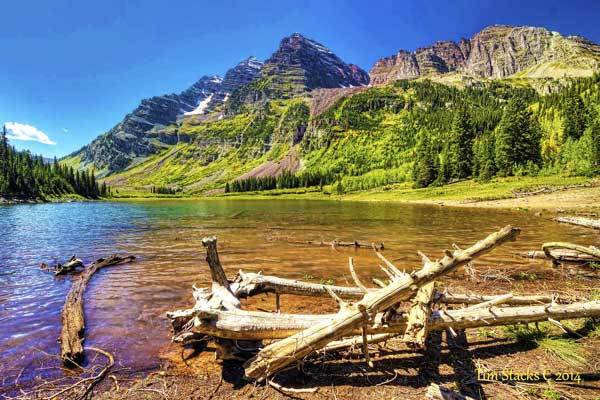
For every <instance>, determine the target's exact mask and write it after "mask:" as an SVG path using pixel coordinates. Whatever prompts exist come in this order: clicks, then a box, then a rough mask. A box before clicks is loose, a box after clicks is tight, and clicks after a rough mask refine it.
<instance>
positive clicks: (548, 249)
mask: <svg viewBox="0 0 600 400" xmlns="http://www.w3.org/2000/svg"><path fill="white" fill-rule="evenodd" d="M554 249H566V250H572V251H575V252H577V253H580V254H584V255H586V256H589V257H592V260H591V261H600V249H598V248H596V247H594V246H590V247H586V246H580V245H578V244H573V243H566V242H549V243H544V244H543V245H542V251H543V252H544V254H546V256H547V257H548V258H551V259H552V260H553V261H554V262H555V263H559V261H560V260H559V259H556V258H554V255H553V252H554V251H553V250H554Z"/></svg>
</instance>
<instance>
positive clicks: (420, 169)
mask: <svg viewBox="0 0 600 400" xmlns="http://www.w3.org/2000/svg"><path fill="white" fill-rule="evenodd" d="M437 158H438V157H437V155H436V154H435V153H434V151H433V146H432V144H431V142H430V140H429V138H428V137H426V135H424V134H423V133H422V134H421V140H419V142H418V143H417V148H416V155H415V163H414V165H413V180H414V182H415V187H416V188H423V187H427V186H429V185H430V184H431V183H433V181H435V179H436V177H437V170H436V161H437Z"/></svg>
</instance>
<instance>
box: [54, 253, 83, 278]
mask: <svg viewBox="0 0 600 400" xmlns="http://www.w3.org/2000/svg"><path fill="white" fill-rule="evenodd" d="M77 268H84V265H83V261H81V260H80V259H79V258H77V257H75V255H73V256H72V257H71V258H69V260H68V261H67V262H66V263H64V264H57V265H56V266H55V267H54V275H64V274H68V273H70V272H74V271H75V270H76V269H77Z"/></svg>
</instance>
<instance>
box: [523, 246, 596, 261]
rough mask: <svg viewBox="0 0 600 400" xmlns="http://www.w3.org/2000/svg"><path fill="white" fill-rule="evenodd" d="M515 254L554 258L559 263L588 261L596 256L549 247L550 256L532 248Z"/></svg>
mask: <svg viewBox="0 0 600 400" xmlns="http://www.w3.org/2000/svg"><path fill="white" fill-rule="evenodd" d="M517 255H519V256H521V257H523V258H532V259H545V260H556V261H559V262H561V263H588V262H590V261H594V260H595V259H596V258H595V257H593V256H591V255H589V254H583V253H580V252H578V251H575V250H567V249H551V250H550V256H548V255H547V254H546V253H545V252H544V251H542V250H532V251H527V252H521V253H517Z"/></svg>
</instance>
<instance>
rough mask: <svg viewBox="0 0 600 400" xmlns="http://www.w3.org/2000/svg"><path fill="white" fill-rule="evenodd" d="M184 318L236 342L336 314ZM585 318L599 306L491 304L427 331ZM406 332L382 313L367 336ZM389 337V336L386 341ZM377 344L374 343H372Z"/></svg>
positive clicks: (279, 335) (438, 321) (197, 314)
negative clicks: (500, 305)
mask: <svg viewBox="0 0 600 400" xmlns="http://www.w3.org/2000/svg"><path fill="white" fill-rule="evenodd" d="M506 297H508V295H503V296H497V297H496V299H498V300H496V301H500V302H501V301H502V299H503V298H504V299H506ZM186 313H187V316H188V317H190V316H191V317H193V327H192V328H191V330H192V331H194V332H196V333H199V334H202V335H209V336H214V337H219V338H226V339H232V340H267V339H269V340H270V339H284V338H288V337H290V336H292V335H294V334H299V333H302V332H303V331H304V330H306V329H309V328H311V327H313V326H315V325H318V324H326V323H328V322H330V321H332V320H333V319H335V317H336V314H320V315H313V314H285V313H279V314H277V313H269V312H264V311H248V310H241V309H235V310H230V311H227V310H214V309H211V308H210V307H208V306H207V305H206V304H205V305H202V304H201V303H200V302H198V303H196V306H195V307H194V309H192V310H185V311H177V312H172V313H169V317H170V318H171V320H174V319H176V318H184V317H185V316H186ZM581 317H600V301H590V302H580V303H572V304H543V305H537V306H515V307H510V306H503V307H497V306H496V305H495V304H493V303H491V302H490V303H488V304H482V305H481V307H478V308H475V306H472V307H467V308H463V309H456V310H433V311H431V315H430V317H429V319H428V323H427V326H428V329H429V330H430V331H441V330H445V329H447V328H452V329H466V328H479V327H485V326H496V325H511V324H516V323H526V322H540V321H546V320H548V319H549V318H551V319H555V320H561V319H574V318H581ZM406 326H407V316H406V315H405V314H392V315H387V314H386V313H385V312H381V313H377V314H375V316H374V317H373V318H372V322H371V324H370V325H368V327H367V334H368V335H372V336H377V335H381V334H394V335H398V334H403V333H404V332H405V331H406ZM359 335H362V328H361V326H358V327H355V328H354V329H353V330H351V331H349V332H348V334H347V335H345V336H359ZM390 337H391V336H388V337H387V339H389V338H390ZM379 338H380V337H378V338H375V337H372V338H371V339H379ZM344 340H347V339H344ZM383 340H385V339H382V341H383ZM331 343H332V344H333V343H334V342H331ZM335 346H337V345H335ZM342 347H343V346H342Z"/></svg>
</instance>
